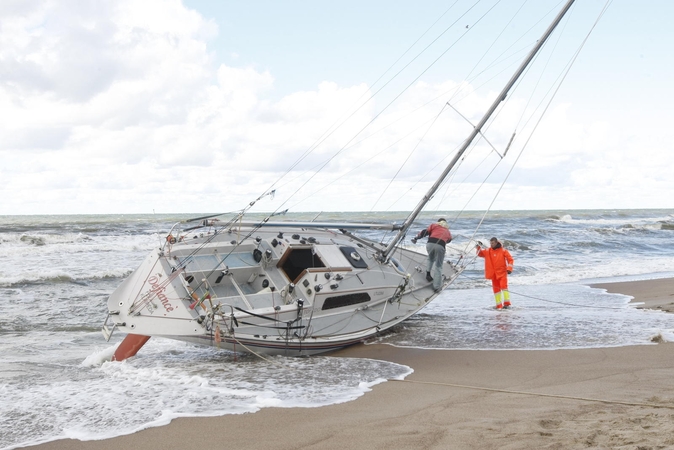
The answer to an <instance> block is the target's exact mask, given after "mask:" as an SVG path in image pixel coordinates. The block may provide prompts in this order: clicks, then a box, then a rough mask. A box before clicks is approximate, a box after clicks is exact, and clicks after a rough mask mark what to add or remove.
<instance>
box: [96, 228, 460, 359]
mask: <svg viewBox="0 0 674 450" xmlns="http://www.w3.org/2000/svg"><path fill="white" fill-rule="evenodd" d="M364 244H365V245H364ZM381 247H382V246H381V245H379V244H376V243H370V242H369V241H367V240H364V239H361V238H355V237H353V236H351V235H350V234H349V235H347V234H342V233H341V232H338V231H333V230H329V229H324V228H321V229H319V228H316V229H312V228H296V229H292V228H290V229H288V228H276V229H275V228H273V227H270V228H264V229H262V228H260V229H257V228H241V229H239V228H229V229H226V230H224V231H222V230H220V231H219V232H216V231H215V230H214V229H210V230H206V229H204V230H203V231H197V232H196V233H195V232H192V233H189V234H183V235H181V236H179V237H176V240H175V242H174V239H173V238H172V237H169V238H168V242H167V244H166V245H165V246H163V247H162V248H160V249H156V250H154V251H153V252H152V253H151V254H150V255H149V256H148V257H147V258H146V259H145V261H144V262H143V263H142V264H141V266H140V267H139V268H138V269H137V270H136V271H134V272H133V273H132V274H131V275H130V276H129V277H128V278H127V279H126V280H125V281H124V282H123V283H122V285H121V286H119V288H118V289H117V290H115V292H113V294H112V295H111V296H110V298H109V300H108V308H109V315H108V320H107V321H106V326H104V334H106V337H108V338H109V336H110V334H111V333H112V331H113V330H118V331H120V332H125V333H132V334H137V335H145V336H160V337H165V338H170V339H177V340H181V341H186V342H191V343H195V344H200V345H212V346H217V347H220V348H224V349H229V350H233V351H247V352H256V353H265V354H283V355H312V354H316V353H323V352H327V351H332V350H336V349H339V348H343V347H346V346H349V345H352V344H356V343H359V342H362V341H365V340H367V339H369V338H371V337H373V336H375V335H377V334H378V333H381V332H383V331H386V330H388V329H389V328H391V327H393V326H395V325H397V324H399V323H400V322H402V321H404V320H405V319H407V318H409V317H410V316H411V315H413V314H415V313H416V312H417V311H419V310H420V309H422V308H423V307H424V306H426V304H428V302H430V301H431V300H433V299H434V298H435V297H436V296H437V295H438V294H439V292H435V291H434V289H433V286H432V284H431V283H429V282H428V281H427V280H426V259H427V257H426V255H423V254H420V253H417V252H414V251H411V250H405V249H400V250H398V251H396V252H395V255H394V257H393V258H390V259H389V260H388V261H387V262H383V261H379V260H378V258H377V249H378V248H381ZM460 270H461V269H460V268H459V267H455V266H454V265H453V264H451V263H449V262H445V264H443V287H446V286H447V285H449V284H450V283H451V282H452V281H454V279H455V278H456V277H457V276H458V275H459V273H460ZM110 320H111V321H112V328H110V326H109V325H108V324H109V322H110Z"/></svg>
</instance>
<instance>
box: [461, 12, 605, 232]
mask: <svg viewBox="0 0 674 450" xmlns="http://www.w3.org/2000/svg"><path fill="white" fill-rule="evenodd" d="M611 3H613V0H607V1H606V3H605V4H604V7H603V8H602V10H601V11H600V13H599V15H598V16H597V19H596V20H595V22H594V24H593V25H592V27H591V28H590V30H589V31H588V32H587V35H586V36H585V38H584V39H583V41H582V42H581V44H580V46H579V47H578V49H577V50H576V52H575V53H574V55H573V57H572V58H571V61H569V63H568V64H567V66H566V70H565V71H564V72H563V76H562V77H561V80H560V81H559V83H557V87H556V88H555V90H554V92H553V93H552V95H551V97H550V99H549V100H548V103H547V105H545V108H544V109H543V112H542V113H541V115H540V117H539V118H538V121H537V122H536V124H535V125H534V128H533V130H532V131H531V134H530V135H529V137H528V138H527V140H526V141H525V143H524V145H523V146H522V150H520V153H519V154H518V155H517V158H516V159H515V161H514V162H513V165H512V166H511V168H510V170H509V171H508V174H507V175H506V177H505V179H504V180H503V183H501V186H500V187H499V189H498V191H497V192H496V195H495V196H494V199H493V200H492V201H491V203H490V204H489V207H488V208H487V210H486V211H485V213H484V215H483V216H482V219H480V222H479V223H478V226H477V227H476V228H475V232H474V233H473V238H474V237H475V235H476V234H477V230H478V229H479V228H480V226H481V225H482V222H484V219H485V217H486V216H487V213H488V212H489V210H491V207H492V206H493V205H494V202H495V201H496V198H497V197H498V195H499V193H500V192H501V190H502V189H503V186H505V183H506V181H508V178H509V177H510V175H511V174H512V171H513V170H514V168H515V166H516V165H517V162H518V161H519V159H520V158H521V157H522V154H523V153H524V150H525V149H526V148H527V145H528V144H529V142H530V141H531V138H532V137H533V135H534V133H535V131H536V129H537V128H538V126H539V125H540V123H541V121H542V120H543V117H544V116H545V113H546V112H547V110H548V108H550V105H551V104H552V101H553V100H554V98H555V96H556V95H557V93H558V92H559V89H560V88H561V87H562V84H563V83H564V80H565V79H566V77H567V76H568V74H569V72H570V71H571V68H572V67H573V64H574V63H575V62H576V59H577V58H578V55H579V54H580V52H581V50H582V49H583V47H584V46H585V44H586V43H587V40H588V39H589V38H590V35H591V34H592V32H593V31H594V29H595V27H596V26H597V24H598V23H599V21H600V20H601V18H602V17H603V16H604V14H605V13H606V10H607V9H608V7H609V6H610V5H611Z"/></svg>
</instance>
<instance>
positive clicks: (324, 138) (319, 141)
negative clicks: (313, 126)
mask: <svg viewBox="0 0 674 450" xmlns="http://www.w3.org/2000/svg"><path fill="white" fill-rule="evenodd" d="M480 1H481V0H477V1H476V2H475V3H474V4H473V6H471V7H470V8H469V9H468V10H467V11H466V12H465V13H464V14H463V15H461V16H460V17H459V19H461V18H462V17H463V16H465V15H466V14H467V13H468V12H470V10H472V9H473V8H474V7H475V6H476V5H477V4H478V3H480ZM499 1H500V0H499ZM457 2H458V0H456V1H455V2H454V3H453V4H452V5H451V6H450V7H449V8H448V9H447V10H446V11H445V12H444V13H443V14H442V15H441V16H440V17H439V18H438V19H437V20H436V21H435V22H434V23H433V24H432V25H431V26H430V27H429V28H428V29H427V30H426V31H425V32H424V33H423V34H422V35H421V36H420V37H419V38H418V39H417V40H416V41H415V42H414V43H413V44H412V45H411V46H410V47H409V48H408V49H407V50H406V51H405V52H404V53H403V54H402V55H401V56H400V57H399V58H398V59H397V60H396V61H395V62H394V63H393V64H392V65H391V66H390V67H389V68H388V69H386V71H385V72H384V73H383V74H382V75H381V76H380V77H379V78H378V79H377V80H376V81H375V82H374V83H373V87H374V85H375V84H376V83H377V82H378V81H379V80H381V79H382V78H383V76H384V75H385V74H386V73H388V71H389V70H391V68H393V66H395V65H396V64H397V63H398V61H400V60H401V59H402V58H403V57H404V56H405V55H406V54H407V53H408V52H409V51H410V50H411V49H412V48H413V47H414V46H415V45H416V44H417V42H419V40H421V38H423V37H424V36H425V35H426V34H427V33H428V32H429V31H430V30H431V28H433V27H434V26H435V24H436V23H437V22H438V21H439V20H440V19H441V18H442V17H444V16H445V15H446V14H447V13H448V12H449V11H450V10H451V9H452V8H453V7H454V5H456V3H457ZM459 19H457V20H456V21H455V22H453V23H452V24H451V25H450V26H449V27H447V28H446V29H445V30H444V31H443V32H442V33H440V35H438V36H437V37H436V38H435V39H434V40H433V41H431V43H430V44H428V45H427V46H426V47H424V48H423V49H422V50H421V52H419V53H418V54H417V55H416V56H415V57H414V58H412V60H410V61H409V62H408V63H407V64H406V65H405V66H403V67H402V68H401V69H400V70H399V71H398V72H396V73H395V74H394V75H393V76H392V77H391V78H390V79H389V80H388V81H387V82H386V83H385V84H384V85H383V86H382V87H380V88H379V89H377V91H375V92H374V93H373V94H372V95H371V96H370V97H369V98H368V99H367V100H366V101H365V102H364V103H363V104H361V105H360V106H359V107H358V108H357V109H356V110H355V111H353V112H352V113H351V114H350V115H349V116H348V117H347V118H346V119H344V120H343V121H342V123H340V124H339V125H338V126H337V127H336V128H334V129H333V130H332V131H330V132H329V133H328V134H327V135H326V134H325V133H326V132H327V130H326V132H324V133H323V135H322V136H321V137H319V139H318V140H317V141H316V142H315V143H314V144H312V145H311V146H310V147H309V148H308V149H307V150H306V151H305V152H304V153H303V154H302V155H301V156H300V157H299V158H298V159H297V160H296V161H295V162H294V163H293V164H292V165H291V166H290V168H289V169H288V170H287V171H286V172H285V173H284V174H283V175H282V176H281V177H280V178H279V179H277V180H276V181H275V182H274V183H272V185H271V186H270V187H269V188H268V189H267V190H269V189H271V188H273V187H274V186H275V185H276V183H278V182H279V181H280V180H281V179H283V178H284V177H285V176H286V175H287V174H288V173H290V172H291V171H292V170H293V169H294V168H295V167H297V165H298V164H299V163H300V162H302V161H303V160H304V159H305V158H306V157H307V156H308V155H309V154H311V153H312V152H313V151H314V150H315V149H316V148H317V147H318V146H319V145H321V144H322V143H323V142H325V140H326V139H327V138H328V137H330V136H331V135H332V134H333V133H334V132H335V131H337V129H339V128H340V127H341V126H342V125H343V124H344V123H346V121H348V120H349V119H350V118H351V117H352V116H353V115H354V114H356V112H358V111H359V110H360V109H361V108H362V107H363V106H365V104H367V103H368V102H369V101H370V100H371V99H372V98H373V97H374V96H375V95H377V94H378V93H379V92H381V90H382V89H384V88H385V87H386V86H387V85H388V84H389V83H390V82H391V81H393V80H394V79H395V78H396V77H397V76H398V75H400V73H402V72H403V71H404V70H405V69H407V67H409V66H410V64H412V63H413V62H414V61H415V60H416V59H417V58H419V57H420V56H421V55H422V54H423V53H424V52H426V50H428V48H430V47H431V46H432V45H433V44H434V43H435V42H436V41H437V40H438V39H440V38H441V37H442V36H443V35H444V34H445V33H447V31H449V30H450V29H451V28H452V27H453V26H454V25H455V24H456V23H457V22H458V21H459ZM405 90H406V89H405ZM403 92H404V91H403ZM363 95H364V94H363ZM363 95H361V97H360V98H362V97H363ZM401 95H402V93H401ZM360 98H359V99H358V100H360ZM358 100H357V101H356V102H354V104H356V103H357V102H358ZM394 101H395V99H394ZM389 106H390V104H389V105H387V106H386V107H384V109H383V110H382V111H380V112H379V114H378V115H377V116H379V115H380V114H381V113H383V112H384V110H386V109H387V108H388V107H389ZM377 116H375V118H374V119H372V121H370V122H369V123H368V124H367V125H366V126H365V128H367V127H368V126H369V125H370V124H371V123H372V122H373V121H374V120H376V118H377ZM338 121H339V119H338ZM335 123H337V121H336V122H335ZM335 123H333V125H331V126H330V127H328V130H330V128H332V127H333V126H334V125H335ZM363 129H364V128H363ZM361 132H362V130H361V131H359V132H358V133H357V134H356V135H355V136H354V137H353V138H352V140H353V139H354V138H355V137H356V136H358V135H359V134H360V133H361ZM349 142H350V141H349ZM349 142H347V144H346V145H348V144H349ZM340 151H341V150H340Z"/></svg>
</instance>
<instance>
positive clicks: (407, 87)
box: [279, 0, 500, 208]
mask: <svg viewBox="0 0 674 450" xmlns="http://www.w3.org/2000/svg"><path fill="white" fill-rule="evenodd" d="M499 2H500V0H499ZM478 3H479V0H478V1H477V2H476V3H474V4H473V6H471V7H470V8H469V9H468V10H467V11H466V12H465V13H464V14H462V15H461V16H460V17H459V18H458V19H456V21H454V22H453V23H452V25H450V27H448V28H447V30H449V28H451V27H452V26H454V25H455V24H456V23H457V22H458V21H459V20H460V19H461V18H463V16H465V15H466V14H468V12H470V11H471V10H472V9H473V8H474V7H475V6H476V5H477V4H478ZM497 4H498V3H497ZM494 6H495V5H494ZM494 6H492V7H491V8H490V9H489V10H488V11H487V13H488V12H489V11H491V10H492V9H493V8H494ZM487 13H485V14H484V15H483V16H482V17H480V19H478V21H477V22H479V21H480V20H482V19H483V18H484V16H485V15H486V14H487ZM469 31H470V29H468V30H467V31H465V32H463V34H461V36H459V37H458V38H457V39H456V40H455V41H454V42H453V43H452V45H450V46H449V47H448V48H447V49H446V50H445V51H444V52H442V53H441V54H440V56H438V57H437V58H436V59H435V60H433V62H431V64H429V65H428V66H427V67H426V68H425V69H424V70H423V71H422V72H421V73H420V74H419V75H418V76H417V77H416V78H414V80H412V81H411V82H410V83H409V84H408V85H407V86H406V87H405V88H404V89H403V90H402V91H401V92H400V93H399V94H398V95H396V96H395V97H394V98H393V100H391V101H390V102H389V103H388V104H387V105H386V106H384V108H382V110H381V111H379V112H378V113H377V114H375V116H374V117H373V118H372V119H371V120H370V121H369V122H368V123H367V124H365V126H363V127H362V128H361V129H360V130H359V131H358V132H357V133H356V134H355V135H354V136H353V137H352V138H351V139H349V141H347V142H346V144H344V146H342V147H341V148H340V149H339V150H338V151H337V152H336V153H335V154H334V155H332V156H331V157H330V158H328V160H327V161H326V162H325V163H324V164H323V165H322V166H321V167H320V168H319V169H318V172H316V173H314V174H313V175H311V176H310V177H309V178H308V179H307V180H306V181H305V182H304V183H302V185H301V186H300V187H299V188H297V189H296V190H295V192H294V193H293V194H292V195H295V194H297V193H298V192H299V191H300V190H301V189H302V188H304V186H306V185H307V184H308V183H309V182H310V181H311V180H312V179H313V178H314V177H315V176H316V175H318V173H319V172H321V171H322V170H323V169H324V168H325V167H326V166H327V165H328V164H329V163H330V162H332V160H333V159H335V158H336V157H337V156H339V155H340V154H341V153H342V152H343V151H344V150H345V149H346V148H347V146H348V145H349V144H350V143H351V142H352V141H353V140H354V139H356V137H358V136H359V135H360V134H361V133H362V132H363V131H364V130H365V129H366V128H367V127H369V126H370V125H371V124H372V123H373V122H375V121H376V120H377V119H378V118H379V116H381V115H382V114H383V113H384V111H386V110H387V109H388V108H389V107H390V106H391V105H392V104H393V103H395V102H396V101H397V100H398V99H399V98H400V97H401V96H402V95H403V94H404V93H405V92H407V90H408V89H409V88H410V87H412V85H413V84H414V83H416V82H417V80H419V78H421V77H422V76H423V75H424V74H425V73H426V72H427V71H428V70H429V69H430V68H431V67H433V66H434V65H435V64H436V63H437V62H438V61H439V60H440V59H441V58H442V57H443V56H444V55H445V54H447V52H449V50H451V49H452V48H453V47H454V46H455V45H456V44H457V43H458V42H459V41H460V40H461V39H462V38H463V37H464V36H466V34H467V33H468V32H469ZM443 33H444V32H443ZM437 39H439V37H438V38H436V40H437ZM433 42H435V41H433ZM430 45H432V43H431V44H429V46H430ZM424 50H425V49H424ZM406 67H407V66H406ZM292 195H291V197H292ZM288 200H289V199H287V200H286V201H285V202H283V204H282V205H281V206H280V207H279V208H281V207H283V205H285V203H287V202H288Z"/></svg>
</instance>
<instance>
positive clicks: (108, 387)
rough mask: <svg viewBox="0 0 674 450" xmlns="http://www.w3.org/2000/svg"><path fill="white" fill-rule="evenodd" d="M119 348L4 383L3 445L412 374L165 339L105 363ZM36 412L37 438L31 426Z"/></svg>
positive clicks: (232, 409) (251, 406)
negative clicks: (264, 357)
mask: <svg viewBox="0 0 674 450" xmlns="http://www.w3.org/2000/svg"><path fill="white" fill-rule="evenodd" d="M114 348H115V347H114V346H111V347H108V348H105V349H103V350H96V351H94V352H92V353H91V354H90V355H88V356H87V357H86V358H85V359H84V361H82V362H81V364H72V365H70V364H67V363H62V364H61V365H60V366H59V372H60V373H59V374H57V375H56V376H52V377H49V378H47V379H42V380H38V379H36V377H31V376H27V377H26V376H24V377H23V379H21V380H19V379H17V380H15V382H14V383H12V384H7V385H5V386H3V388H2V389H3V394H4V395H2V397H1V398H0V409H2V411H3V415H2V416H0V427H2V429H4V430H10V431H7V432H5V433H3V435H2V437H0V448H11V447H12V446H15V445H27V444H30V443H37V442H44V441H48V440H53V439H57V438H75V439H80V440H91V439H104V438H108V437H113V436H119V435H122V434H128V433H133V432H136V431H138V430H140V429H143V428H147V427H150V426H157V425H163V424H166V423H168V422H169V421H171V420H172V419H173V418H176V417H183V416H213V415H222V414H239V413H243V412H254V411H257V410H259V409H261V408H266V407H272V406H273V407H317V406H323V405H328V404H334V403H341V402H346V401H350V400H353V399H355V398H357V397H359V396H361V395H363V393H365V392H367V391H368V390H369V389H370V388H371V386H372V385H374V384H377V383H380V382H383V381H385V380H386V379H389V378H396V379H400V378H401V377H405V376H406V375H408V374H409V373H411V369H409V368H408V367H405V366H401V365H398V364H394V363H388V362H383V361H375V360H367V359H349V358H330V357H314V358H283V357H275V358H272V359H271V361H272V362H266V361H262V360H259V359H257V358H255V357H252V356H238V357H236V358H235V356H234V355H233V354H231V353H229V352H224V351H217V350H214V349H211V348H200V347H193V346H191V345H186V344H182V343H177V342H174V341H167V340H163V339H158V338H153V339H151V340H150V341H148V344H146V346H145V347H144V348H143V350H142V352H141V353H139V354H138V355H137V356H136V357H134V358H131V359H129V360H126V361H123V362H104V360H106V359H107V358H108V356H109V355H110V354H111V353H112V351H114ZM35 370H39V369H38V368H37V367H36V369H35ZM300 380H301V381H300ZM28 417H30V418H31V420H30V422H31V423H33V425H31V428H32V429H31V432H30V435H32V436H34V439H33V440H31V441H26V439H25V436H26V434H25V433H24V432H23V431H22V430H24V429H25V427H24V426H25V424H26V420H27V418H28ZM75 424H77V425H75ZM12 430H14V431H12Z"/></svg>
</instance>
